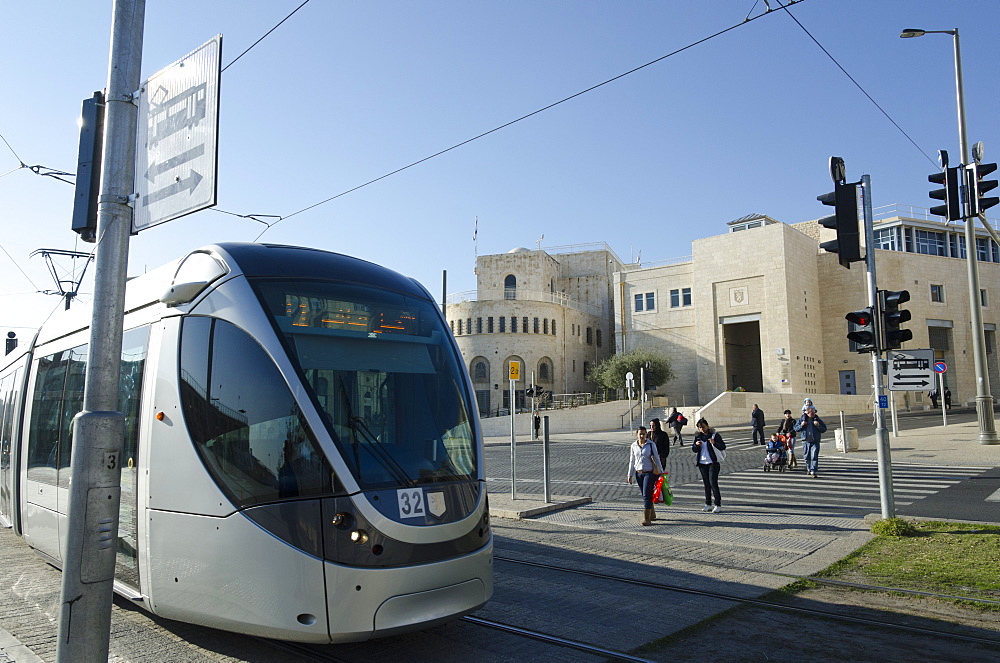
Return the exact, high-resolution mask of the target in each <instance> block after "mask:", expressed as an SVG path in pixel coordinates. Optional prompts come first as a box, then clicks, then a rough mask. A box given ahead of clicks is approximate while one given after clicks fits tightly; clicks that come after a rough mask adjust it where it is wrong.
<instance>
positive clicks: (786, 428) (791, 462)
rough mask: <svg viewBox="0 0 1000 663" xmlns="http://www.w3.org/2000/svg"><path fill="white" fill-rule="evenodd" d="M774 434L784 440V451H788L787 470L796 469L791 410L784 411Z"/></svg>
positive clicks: (793, 421) (793, 424) (793, 422)
mask: <svg viewBox="0 0 1000 663" xmlns="http://www.w3.org/2000/svg"><path fill="white" fill-rule="evenodd" d="M776 432H777V434H778V435H779V436H781V437H782V438H783V439H784V440H785V450H787V451H788V468H789V469H792V468H793V467H798V465H799V461H798V460H796V459H795V419H793V418H792V411H791V410H785V412H784V419H782V420H781V423H780V424H778V430H777V431H776Z"/></svg>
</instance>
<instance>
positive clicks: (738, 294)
mask: <svg viewBox="0 0 1000 663" xmlns="http://www.w3.org/2000/svg"><path fill="white" fill-rule="evenodd" d="M749 303H750V297H748V296H747V288H746V286H743V287H742V288H730V289H729V305H730V306H746V305H747V304H749Z"/></svg>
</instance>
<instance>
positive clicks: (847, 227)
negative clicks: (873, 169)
mask: <svg viewBox="0 0 1000 663" xmlns="http://www.w3.org/2000/svg"><path fill="white" fill-rule="evenodd" d="M816 200H818V201H820V202H821V203H823V204H824V205H832V206H833V207H834V208H835V209H836V212H835V213H834V214H833V216H827V217H824V218H822V219H820V220H819V224H820V225H821V226H823V227H824V228H833V229H835V230H836V231H837V239H834V240H830V241H829V242H823V243H822V244H820V245H819V248H821V249H823V250H824V251H829V252H830V253H836V254H837V256H838V258H839V262H840V264H841V265H843V266H844V267H847V268H848V269H850V268H851V263H852V262H857V261H859V260H861V237H860V234H859V233H858V183H857V182H854V183H853V184H843V183H841V182H836V183H835V184H834V190H833V191H831V192H830V193H824V194H823V195H822V196H816Z"/></svg>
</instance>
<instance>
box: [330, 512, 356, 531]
mask: <svg viewBox="0 0 1000 663" xmlns="http://www.w3.org/2000/svg"><path fill="white" fill-rule="evenodd" d="M353 522H354V518H353V516H351V514H349V513H345V512H343V511H341V512H339V513H336V514H334V516H333V518H332V519H330V523H331V524H332V525H333V526H334V527H338V528H340V529H347V528H348V527H350V526H351V523H353Z"/></svg>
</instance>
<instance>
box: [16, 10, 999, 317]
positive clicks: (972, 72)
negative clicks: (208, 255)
mask: <svg viewBox="0 0 1000 663" xmlns="http://www.w3.org/2000/svg"><path fill="white" fill-rule="evenodd" d="M300 3H301V0H269V1H264V0H239V1H237V0H198V1H197V2H196V1H193V0H170V1H166V0H150V1H149V3H148V6H147V11H146V22H145V46H144V52H143V67H142V69H143V78H146V77H147V76H149V75H151V74H153V73H155V72H156V71H158V70H159V69H161V68H163V67H165V66H166V65H168V64H170V63H172V62H173V61H175V60H177V59H179V58H180V57H182V56H184V55H185V54H186V53H188V52H190V51H191V50H193V49H194V48H196V47H197V46H199V45H200V44H202V43H203V42H205V41H207V40H208V39H209V38H211V37H212V36H213V35H215V34H217V33H222V34H223V35H224V44H223V57H222V60H223V64H224V65H225V64H229V63H230V62H231V61H232V60H233V59H234V58H236V56H237V55H239V54H240V53H241V52H243V51H244V50H245V49H246V48H248V47H249V46H250V45H251V44H253V42H254V41H256V40H257V39H258V38H260V37H261V36H262V35H264V34H265V33H266V32H267V31H268V30H269V29H271V28H272V27H273V26H274V25H275V24H277V23H278V22H279V21H281V19H283V18H284V17H285V16H287V15H288V14H289V12H291V11H292V10H293V9H295V7H297V6H298V5H299V4H300ZM770 3H771V6H772V7H775V8H776V7H777V6H778V5H779V4H780V0H770ZM751 8H753V12H752V15H751V16H758V15H760V14H762V13H763V12H764V9H765V7H764V3H763V0H760V1H759V2H758V3H757V5H756V7H754V0H711V1H709V2H678V1H672V2H665V1H661V2H652V1H642V2H637V1H632V2H610V1H607V2H596V1H589V0H588V1H573V2H571V1H566V0H546V1H541V2H540V1H538V0H510V1H505V2H468V1H467V0H463V1H457V0H456V1H452V0H429V1H426V2H418V1H414V2H398V1H397V2H386V1H384V0H371V1H367V2H334V1H332V0H312V1H311V2H309V3H308V4H306V5H305V6H304V7H303V8H302V9H301V10H299V11H298V13H296V14H295V15H294V16H292V17H291V18H290V19H289V20H288V21H287V22H285V23H284V24H283V25H282V26H281V27H279V28H278V29H277V30H275V31H274V32H273V33H272V34H271V35H270V36H269V37H267V38H266V39H264V40H263V41H262V42H261V43H260V44H258V45H257V46H256V47H255V48H253V49H252V50H251V51H250V52H249V53H247V54H246V55H244V56H243V57H242V58H241V59H240V60H239V61H238V62H236V63H235V64H233V65H232V66H231V67H230V68H229V69H227V71H226V72H225V73H224V74H223V76H222V93H221V94H222V97H221V99H222V102H221V118H220V125H221V126H220V164H219V205H218V208H219V209H222V210H226V211H229V212H234V213H237V214H274V215H283V216H285V215H289V214H292V213H294V212H297V211H299V210H301V209H303V208H305V207H307V206H309V205H313V204H314V203H317V202H319V201H322V200H325V199H327V198H330V197H332V196H335V195H337V194H339V193H341V192H344V191H347V190H349V189H351V188H353V187H356V186H358V185H359V184H363V183H365V182H367V181H369V180H372V179H374V178H377V177H380V176H382V175H385V174H386V173H389V172H391V171H393V170H396V169H398V168H401V167H403V166H406V165H407V164H410V163H412V162H414V161H417V160H419V159H422V158H424V157H427V156H429V155H431V154H434V153H435V152H438V151H440V150H443V149H446V148H448V147H451V146H452V145H455V144H457V143H460V142H462V141H464V140H467V139H469V138H472V137H473V136H476V135H478V134H481V133H483V132H486V131H489V130H491V129H493V128H495V127H498V126H500V125H503V124H505V123H507V122H510V121H511V120H514V119H516V118H518V117H521V116H523V115H525V114H528V113H531V112H532V111H535V110H538V109H540V108H543V107H545V106H547V105H549V104H552V103H553V102H556V101H559V100H560V99H563V98H565V97H568V96H570V95H573V94H575V93H577V92H580V91H582V90H584V89H586V88H589V87H591V86H593V85H595V84H598V83H601V82H602V81H605V80H607V79H609V78H612V77H614V76H617V75H619V74H622V73H624V72H626V71H628V70H630V69H633V68H635V67H638V66H640V65H643V64H645V63H647V62H649V61H651V60H655V59H657V58H660V57H662V56H664V55H667V54H668V53H671V52H673V51H676V50H677V49H680V48H682V47H685V46H687V45H689V44H692V43H694V42H697V41H699V40H701V39H704V38H706V37H709V36H710V35H712V34H714V33H716V32H719V31H722V30H725V29H726V28H729V27H731V26H735V25H739V27H737V28H735V29H733V30H731V31H729V32H726V33H725V34H723V35H721V36H718V37H715V38H712V39H709V40H708V41H706V42H704V43H701V44H699V45H697V46H694V47H692V48H690V49H687V50H685V51H683V52H681V53H679V54H677V55H674V56H671V57H668V58H666V59H664V60H662V61H660V62H658V63H656V64H653V65H651V66H649V67H646V68H644V69H642V70H640V71H637V72H635V73H633V74H631V75H628V76H626V77H624V78H621V79H619V80H617V81H615V82H613V83H610V84H608V85H605V86H603V87H600V88H598V89H596V90H593V91H591V92H589V93H587V94H584V95H582V96H579V97H577V98H575V99H573V100H570V101H567V102H566V103H563V104H560V105H558V106H556V107H554V108H551V109H549V110H547V111H545V112H543V113H540V114H537V115H534V116H533V117H530V118H528V119H526V120H524V121H521V122H518V123H516V124H514V125H512V126H509V127H507V128H505V129H502V130H500V131H497V132H495V133H492V134H490V135H488V136H486V137H484V138H481V139H479V140H477V141H474V142H472V143H469V144H467V145H464V146H462V147H459V148H458V149H455V150H453V151H450V152H448V153H447V154H444V155H442V156H439V157H437V158H434V159H432V160H429V161H427V162H425V163H422V164H420V165H417V166H414V167H413V168H410V169H408V170H406V171H404V172H402V173H399V174H397V175H393V176H392V177H389V178H386V179H384V180H382V181H379V182H377V183H375V184H372V185H370V186H367V187H365V188H362V189H360V190H358V191H355V192H353V193H350V194H348V195H345V196H343V197H341V198H338V199H336V200H334V201H332V202H329V203H326V204H324V205H321V206H319V207H316V208H314V209H312V210H310V211H308V212H305V213H302V214H299V215H297V216H295V217H293V218H290V219H288V220H286V221H282V222H280V223H278V224H277V225H276V226H274V228H273V229H271V230H269V231H268V232H267V233H266V234H265V235H264V236H263V238H262V241H269V242H277V243H289V244H299V245H307V246H315V247H319V248H323V249H329V250H332V251H338V252H342V253H347V254H351V255H355V256H358V257H361V258H365V259H368V260H372V261H375V262H378V263H381V264H384V265H386V266H388V267H391V268H393V269H396V270H397V271H399V272H401V273H403V274H406V275H409V276H413V277H415V278H417V279H418V280H420V281H421V282H423V283H424V284H425V285H426V286H427V287H428V289H430V291H431V292H432V293H434V294H435V296H436V297H439V296H440V292H441V271H442V270H444V269H447V270H448V283H449V287H448V290H449V292H457V291H463V290H472V289H474V288H475V277H474V275H473V267H474V250H475V248H474V245H473V241H472V237H473V224H474V220H475V219H476V217H478V218H479V233H478V240H479V241H478V252H479V254H480V255H486V254H491V253H500V252H505V251H507V250H509V249H511V248H513V247H516V246H527V247H532V248H534V247H535V246H536V240H538V239H539V237H540V236H542V235H543V234H544V236H545V237H544V240H542V243H541V245H542V247H543V248H545V247H552V246H561V245H568V244H581V243H591V242H607V243H608V244H610V246H611V247H612V248H613V249H614V250H615V251H616V252H617V253H618V255H619V256H620V257H621V258H623V259H624V260H626V261H627V260H629V258H630V257H631V256H633V255H635V254H636V253H638V252H639V251H640V250H641V255H642V261H643V262H648V261H654V260H660V259H667V258H672V257H678V256H684V255H688V254H690V252H691V241H692V240H694V239H697V238H700V237H705V236H709V235H714V234H719V233H721V232H725V229H726V228H725V223H726V222H727V221H730V220H733V219H735V218H738V217H741V216H744V215H746V214H749V213H753V212H760V213H764V214H768V215H770V216H772V217H774V218H775V219H777V220H779V221H784V222H786V223H796V222H799V221H805V220H809V219H813V218H817V217H819V216H824V215H826V214H827V213H828V212H829V210H830V208H827V207H823V206H822V205H820V204H819V203H818V202H816V196H817V195H818V194H821V193H825V192H827V191H828V190H830V189H831V182H830V179H829V175H828V170H827V159H828V157H830V156H831V155H838V156H842V157H844V159H845V160H846V163H847V171H848V178H849V179H850V180H852V181H853V180H856V179H859V178H860V176H861V175H862V174H864V173H868V174H870V175H871V176H872V179H873V194H874V204H875V206H876V207H878V206H881V205H891V204H901V205H912V206H916V207H928V206H930V203H931V201H930V199H929V198H928V197H927V192H928V190H929V188H930V185H929V184H928V182H927V175H928V174H930V173H931V172H932V171H934V170H935V168H936V164H935V163H934V159H935V158H936V153H937V150H938V149H941V148H945V149H948V150H949V151H950V152H951V153H952V155H953V162H954V161H957V160H958V158H957V153H958V137H957V122H956V111H955V86H954V69H953V59H952V39H951V37H950V36H948V35H927V36H924V37H922V38H919V39H906V40H904V39H900V38H899V36H898V35H899V32H900V30H901V29H902V28H906V27H916V28H923V29H926V30H947V29H951V28H955V27H957V28H959V30H960V32H961V38H962V54H963V64H964V75H965V87H966V97H967V116H968V127H969V137H970V141H971V142H975V141H978V140H982V141H984V142H985V144H986V157H987V161H997V160H1000V127H998V122H997V120H998V111H997V109H998V107H1000V92H998V80H1000V77H998V71H997V69H998V66H1000V63H998V59H997V51H996V42H997V27H996V26H998V25H1000V3H997V2H996V1H995V0H966V1H964V2H942V1H941V0H804V1H802V2H799V3H796V4H794V5H791V7H790V12H791V14H793V15H794V16H795V18H797V19H798V21H799V22H801V24H802V26H804V27H805V28H806V29H807V30H808V31H809V32H810V33H812V35H813V36H814V37H815V38H816V40H818V41H819V42H820V43H821V44H822V45H823V46H824V47H825V48H826V49H827V50H828V51H829V52H830V53H831V54H832V55H833V56H834V57H835V58H836V59H837V60H838V61H839V62H840V64H841V65H842V66H843V67H844V68H845V69H846V70H847V71H848V72H849V73H850V74H851V76H853V77H854V79H855V80H857V81H858V82H859V83H860V84H861V85H862V86H863V87H864V88H865V90H866V91H867V92H868V93H869V94H870V95H871V96H872V97H873V98H874V99H875V100H876V101H877V102H878V104H879V105H880V106H881V107H882V108H883V109H884V110H885V111H886V112H887V113H888V114H889V115H890V116H891V117H892V119H893V120H895V122H896V123H898V124H899V125H900V127H902V129H903V130H904V131H905V132H906V133H907V134H909V136H910V138H912V140H913V142H915V143H916V146H914V144H913V143H911V142H910V140H909V139H908V138H907V137H906V136H904V135H903V134H902V133H901V132H900V131H899V130H898V129H897V128H896V127H894V126H893V124H892V123H891V122H890V121H889V120H888V119H886V117H885V115H883V114H882V112H881V111H879V109H878V108H876V107H875V105H873V104H872V102H871V101H869V100H868V99H867V98H866V97H865V96H864V94H863V93H862V92H861V91H860V90H858V88H857V87H855V85H854V84H853V83H852V82H851V81H850V80H849V79H848V78H847V77H846V76H845V75H844V73H842V72H841V71H840V69H838V68H837V66H836V65H835V64H834V63H833V62H832V61H831V60H830V59H829V57H828V56H827V55H826V54H825V53H824V52H823V51H822V50H821V49H820V48H819V47H818V46H817V45H816V43H814V41H813V40H812V39H811V38H810V37H809V35H807V34H806V32H804V31H803V29H802V27H800V26H799V25H798V24H797V23H796V22H795V21H794V20H793V19H792V18H791V17H790V16H789V15H788V13H786V12H785V11H782V10H778V11H774V12H771V13H770V14H769V15H766V16H763V17H761V18H757V19H755V20H751V21H749V22H747V23H745V24H742V22H743V19H744V17H746V16H747V14H748V12H750V11H751ZM110 22H111V2H109V1H100V2H98V1H95V0H81V1H80V2H72V3H58V5H53V4H51V3H38V2H7V3H4V5H3V10H2V27H0V53H2V55H0V62H2V66H3V72H4V73H3V82H4V89H5V92H6V103H4V104H3V110H2V112H0V134H2V135H3V137H4V138H5V139H6V140H7V142H9V143H10V147H11V148H13V150H14V151H15V152H16V153H17V155H18V157H20V160H21V161H23V162H24V163H25V164H27V165H29V166H32V165H36V164H40V165H43V166H47V167H50V168H55V169H60V170H65V171H69V172H74V171H75V170H76V157H77V141H78V129H77V126H76V120H77V116H78V115H79V111H80V104H81V101H82V100H83V99H84V98H86V97H89V96H90V95H91V94H92V93H93V91H94V90H98V89H101V88H103V87H104V86H105V84H106V79H107V68H108V44H109V34H110ZM741 24H742V25H741ZM990 26H992V27H990ZM917 146H919V149H918V147H917ZM921 151H922V152H923V153H921ZM925 154H926V155H927V156H925ZM928 157H929V158H928ZM18 165H19V161H18V158H17V157H15V156H14V154H13V153H12V152H11V150H10V149H8V147H7V146H6V145H4V144H2V143H0V174H3V173H7V171H10V170H12V169H15V170H14V172H11V173H9V174H7V175H4V176H2V177H0V215H2V219H3V222H2V228H3V233H2V234H0V246H2V247H3V249H4V250H5V251H6V252H7V253H9V254H10V257H8V256H7V255H6V254H3V253H2V252H0V277H2V280H0V329H2V330H3V331H4V332H6V331H7V330H8V329H13V328H19V327H29V326H34V325H38V324H39V323H40V322H41V321H42V320H43V319H44V318H45V316H46V315H48V313H49V311H50V310H52V309H53V308H54V307H56V306H58V305H59V302H58V301H57V299H56V298H55V297H52V296H45V295H41V294H33V293H35V292H36V290H47V289H52V288H53V287H54V285H53V282H52V278H51V277H50V276H49V274H48V271H47V268H46V266H45V264H44V262H43V261H42V259H41V258H39V257H36V258H31V259H29V257H28V256H29V254H30V253H31V252H32V251H34V250H35V249H39V248H59V249H77V250H90V247H91V245H89V244H83V243H78V242H77V241H76V235H75V234H74V233H72V232H71V231H70V230H69V222H70V214H71V211H72V198H73V187H71V186H69V185H67V184H64V183H62V182H58V181H55V180H52V179H50V178H46V177H39V176H36V175H34V174H33V173H31V172H30V171H29V170H27V169H18ZM992 211H993V212H996V210H992ZM263 228H264V226H262V225H260V224H258V223H255V222H253V221H250V220H244V219H238V218H236V217H233V216H230V215H225V214H220V213H218V212H216V211H211V210H206V211H202V212H198V213H196V214H193V215H190V216H188V217H185V218H183V219H179V220H177V221H173V222H171V223H167V224H164V225H161V226H157V227H155V228H151V229H149V230H146V231H144V232H143V233H141V234H139V235H138V236H136V237H133V239H132V243H131V253H130V270H129V271H130V274H133V275H135V274H139V273H142V272H143V271H144V270H145V269H151V268H153V267H156V266H158V265H160V264H162V263H164V262H167V261H168V260H170V259H173V258H175V257H178V256H180V255H183V254H185V253H186V252H188V251H190V250H192V249H195V248H197V247H199V246H202V245H204V244H209V243H213V242H219V241H251V240H253V239H254V238H255V237H256V236H257V235H258V234H259V233H260V231H261V230H262V229H263ZM769 254H770V251H769V247H767V246H748V250H747V259H758V260H767V259H769V258H768V256H769ZM12 259H13V260H12ZM15 263H16V264H15ZM63 264H68V263H63ZM21 270H23V271H24V272H25V273H26V274H27V276H26V275H25V274H23V273H22V271H21ZM91 291H92V286H91V285H89V284H85V286H84V295H83V297H84V298H89V294H88V293H90V292H91ZM19 331H21V332H22V333H27V330H19Z"/></svg>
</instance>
